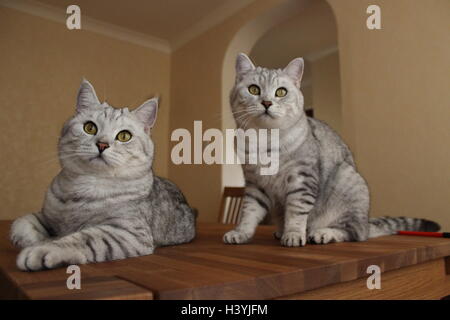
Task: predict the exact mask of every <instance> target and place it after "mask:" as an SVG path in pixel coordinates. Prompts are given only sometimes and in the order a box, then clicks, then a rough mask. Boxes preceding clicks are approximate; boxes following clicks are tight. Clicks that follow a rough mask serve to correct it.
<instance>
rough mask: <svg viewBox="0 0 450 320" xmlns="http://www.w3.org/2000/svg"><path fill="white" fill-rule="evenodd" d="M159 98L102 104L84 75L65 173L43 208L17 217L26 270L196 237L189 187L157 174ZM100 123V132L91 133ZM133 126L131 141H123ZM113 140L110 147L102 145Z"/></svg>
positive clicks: (62, 149) (135, 252) (64, 138)
mask: <svg viewBox="0 0 450 320" xmlns="http://www.w3.org/2000/svg"><path fill="white" fill-rule="evenodd" d="M156 112H157V100H156V99H152V100H149V101H147V102H146V103H144V104H143V105H142V106H141V107H139V108H138V109H136V110H135V111H132V112H130V111H128V109H114V108H112V107H110V106H109V105H107V104H106V103H103V104H100V102H99V101H98V99H97V97H96V95H95V91H94V88H93V87H92V86H91V85H90V84H89V83H88V82H87V81H83V83H82V85H81V89H80V91H79V96H78V105H77V113H76V114H75V116H74V117H73V118H71V119H70V120H69V121H67V122H66V124H65V125H64V128H63V130H62V135H61V138H60V142H59V157H60V162H61V166H62V170H61V172H60V173H59V174H58V175H57V176H56V177H55V178H54V179H53V181H52V183H51V185H50V187H49V189H48V191H47V193H46V196H45V200H44V205H43V207H42V210H41V211H40V212H38V213H34V214H29V215H26V216H24V217H21V218H19V219H17V220H15V221H14V223H13V225H12V229H11V240H12V242H13V243H14V244H15V245H16V246H18V247H21V248H23V250H22V251H21V252H20V254H19V256H18V259H17V265H18V267H19V268H20V269H21V270H29V271H34V270H41V269H47V268H56V267H58V266H61V265H67V264H84V263H90V262H101V261H107V260H116V259H124V258H127V257H135V256H141V255H148V254H151V253H153V251H154V249H155V248H156V247H158V246H166V245H175V244H179V243H185V242H189V241H191V240H192V239H193V238H194V236H195V214H194V212H193V209H191V208H190V207H189V205H188V204H187V202H186V200H185V198H184V197H183V194H182V193H181V191H180V190H179V189H178V188H177V187H176V186H175V185H174V184H173V183H172V182H170V181H168V180H166V179H163V178H160V177H157V176H154V175H153V172H152V168H151V165H152V160H153V143H152V141H151V139H150V138H149V129H150V128H151V127H152V126H153V124H154V122H155V119H156ZM86 121H93V122H94V123H95V124H96V125H97V127H98V133H97V134H95V135H88V134H86V133H85V132H83V125H84V124H85V123H86ZM121 130H128V131H129V132H131V133H132V135H133V136H132V138H131V140H129V141H128V142H126V143H122V142H120V141H117V140H115V137H116V135H117V133H118V132H119V131H121ZM98 141H102V142H105V143H108V144H109V148H108V149H106V150H105V151H103V152H100V150H99V149H98V148H97V147H96V143H97V142H98Z"/></svg>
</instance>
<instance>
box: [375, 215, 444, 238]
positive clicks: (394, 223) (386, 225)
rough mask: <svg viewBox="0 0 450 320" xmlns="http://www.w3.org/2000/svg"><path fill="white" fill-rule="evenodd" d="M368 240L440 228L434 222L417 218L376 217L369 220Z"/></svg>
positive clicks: (433, 230)
mask: <svg viewBox="0 0 450 320" xmlns="http://www.w3.org/2000/svg"><path fill="white" fill-rule="evenodd" d="M369 226H370V228H369V238H375V237H380V236H386V235H390V234H395V233H397V231H400V230H403V231H428V232H435V231H438V230H439V229H440V228H441V226H440V225H439V224H437V223H436V222H434V221H430V220H426V219H418V218H405V217H398V218H391V217H377V218H370V219H369Z"/></svg>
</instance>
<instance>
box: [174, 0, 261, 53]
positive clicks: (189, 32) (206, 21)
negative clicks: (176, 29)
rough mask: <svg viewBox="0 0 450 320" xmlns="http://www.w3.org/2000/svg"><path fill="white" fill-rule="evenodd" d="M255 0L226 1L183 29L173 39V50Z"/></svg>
mask: <svg viewBox="0 0 450 320" xmlns="http://www.w3.org/2000/svg"><path fill="white" fill-rule="evenodd" d="M254 1H255V0H241V1H234V2H231V1H226V2H224V4H223V5H222V6H220V7H218V8H216V9H215V10H213V11H212V12H211V13H209V14H208V15H207V16H205V17H204V18H203V19H200V20H199V21H198V22H197V23H195V24H194V25H192V26H191V27H189V28H188V29H186V30H185V31H183V32H182V33H180V34H179V36H178V37H176V38H175V39H174V40H173V41H171V45H172V50H173V51H175V50H177V49H178V48H180V47H182V46H183V45H185V44H186V43H188V42H189V41H191V40H192V39H194V38H196V37H198V36H200V35H201V34H203V33H205V32H206V31H208V30H209V29H211V28H212V27H215V26H216V25H218V24H219V23H221V22H223V21H225V19H227V18H228V17H231V16H232V15H233V14H235V13H236V12H238V11H239V10H241V9H242V8H244V7H246V6H248V5H249V4H250V3H252V2H254Z"/></svg>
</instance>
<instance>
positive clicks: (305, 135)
mask: <svg viewBox="0 0 450 320" xmlns="http://www.w3.org/2000/svg"><path fill="white" fill-rule="evenodd" d="M303 66H304V63H303V59H302V58H297V59H294V60H293V61H291V62H290V63H289V64H288V66H287V67H286V68H284V69H283V70H281V69H276V70H272V69H266V68H262V67H255V66H254V65H253V63H252V61H251V60H250V59H249V58H248V57H247V56H246V55H245V54H239V55H238V57H237V62H236V73H237V74H236V83H235V86H234V88H233V89H232V91H231V95H230V102H231V107H232V111H233V114H234V115H235V120H236V124H237V126H238V127H239V128H242V129H248V128H253V129H279V146H280V149H279V171H278V173H277V174H274V175H260V166H259V165H257V164H244V165H243V170H244V176H245V180H246V187H245V196H244V199H243V205H242V208H241V216H242V218H241V220H240V222H239V224H238V225H237V227H236V228H235V229H234V230H232V231H230V232H228V233H226V234H225V236H224V242H225V243H230V244H240V243H246V242H248V241H250V240H251V238H252V236H253V234H254V232H255V229H256V227H257V225H258V224H259V223H260V222H261V221H262V220H263V218H264V217H265V215H266V214H267V213H268V212H271V213H272V214H273V217H274V219H275V221H276V222H277V225H278V231H277V232H276V233H275V237H276V238H278V239H281V244H282V245H284V246H289V247H297V246H304V245H305V244H306V242H307V241H309V242H311V243H317V244H326V243H329V242H341V241H364V240H366V239H368V238H369V237H376V236H381V235H388V234H393V233H395V232H396V231H397V230H421V231H436V230H439V228H440V227H439V225H438V224H436V223H434V222H431V221H428V220H424V219H415V218H404V217H400V218H388V217H382V218H371V219H369V189H368V187H367V184H366V182H365V181H364V179H363V178H362V177H361V175H360V174H359V173H358V171H357V170H356V167H355V163H354V161H353V157H352V154H351V152H350V150H349V149H348V147H347V146H346V145H345V143H344V142H343V141H342V140H341V138H340V137H339V136H338V135H337V134H336V133H335V132H334V131H333V130H332V129H331V128H330V127H329V126H327V125H326V124H325V123H323V122H321V121H319V120H315V119H312V118H309V117H307V116H306V114H305V112H304V110H303V95H302V93H301V91H300V82H301V78H302V74H303ZM247 149H248V148H247ZM271 151H272V152H275V151H274V150H271ZM246 152H248V151H247V150H246Z"/></svg>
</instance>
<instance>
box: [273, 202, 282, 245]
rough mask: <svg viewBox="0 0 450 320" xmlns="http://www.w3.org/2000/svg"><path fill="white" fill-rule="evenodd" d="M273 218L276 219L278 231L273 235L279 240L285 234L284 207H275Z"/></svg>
mask: <svg viewBox="0 0 450 320" xmlns="http://www.w3.org/2000/svg"><path fill="white" fill-rule="evenodd" d="M272 213H273V219H274V220H275V225H276V227H277V231H275V232H274V233H273V237H274V238H275V239H277V240H280V239H281V237H282V236H283V232H284V210H283V208H282V207H280V206H279V205H277V206H276V207H275V208H274V209H273V212H272Z"/></svg>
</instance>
